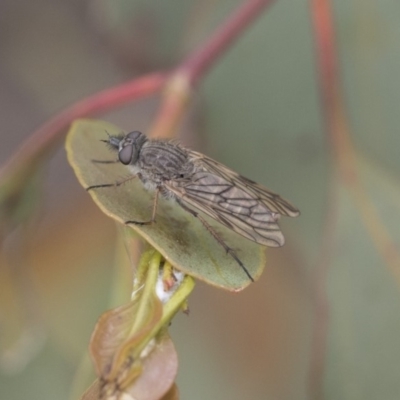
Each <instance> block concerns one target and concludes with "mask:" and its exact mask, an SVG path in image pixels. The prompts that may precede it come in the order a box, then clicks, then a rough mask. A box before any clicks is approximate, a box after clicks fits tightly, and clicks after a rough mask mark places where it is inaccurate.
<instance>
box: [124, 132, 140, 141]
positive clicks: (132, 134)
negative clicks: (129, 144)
mask: <svg viewBox="0 0 400 400" xmlns="http://www.w3.org/2000/svg"><path fill="white" fill-rule="evenodd" d="M139 136H142V132H139V131H133V132H129V133H128V134H127V135H126V137H128V138H129V139H132V140H134V141H135V140H137V139H138V138H139Z"/></svg>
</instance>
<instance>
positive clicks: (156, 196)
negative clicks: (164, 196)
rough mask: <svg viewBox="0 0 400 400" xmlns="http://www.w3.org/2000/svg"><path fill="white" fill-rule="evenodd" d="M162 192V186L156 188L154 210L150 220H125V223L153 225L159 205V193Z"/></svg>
mask: <svg viewBox="0 0 400 400" xmlns="http://www.w3.org/2000/svg"><path fill="white" fill-rule="evenodd" d="M159 193H160V188H157V189H156V193H155V196H154V201H153V212H152V214H151V219H150V220H149V221H125V225H129V224H132V225H151V224H152V223H153V222H155V221H156V214H157V207H158V195H159Z"/></svg>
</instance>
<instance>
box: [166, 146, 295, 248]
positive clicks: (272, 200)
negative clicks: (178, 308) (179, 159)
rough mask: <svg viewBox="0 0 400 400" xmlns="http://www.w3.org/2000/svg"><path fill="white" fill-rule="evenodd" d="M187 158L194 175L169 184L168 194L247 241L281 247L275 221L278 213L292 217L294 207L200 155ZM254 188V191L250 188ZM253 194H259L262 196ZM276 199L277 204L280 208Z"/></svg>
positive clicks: (194, 154) (280, 236)
mask: <svg viewBox="0 0 400 400" xmlns="http://www.w3.org/2000/svg"><path fill="white" fill-rule="evenodd" d="M192 154H193V156H192ZM191 156H192V157H193V162H194V163H195V165H196V166H197V167H198V172H196V173H195V174H194V175H193V176H191V178H190V179H187V180H185V179H183V180H174V181H170V182H169V183H167V184H166V186H167V188H168V189H169V190H171V191H172V192H173V193H174V194H175V195H176V196H178V197H180V198H182V199H183V200H184V201H186V202H187V203H188V204H190V205H192V206H194V207H196V208H197V209H199V210H201V211H203V212H204V213H206V214H208V215H209V216H211V217H212V218H214V219H215V220H217V221H219V222H220V223H222V224H223V225H225V226H226V227H228V228H230V229H232V230H233V231H235V232H237V233H239V234H240V235H242V236H244V237H246V238H247V239H250V240H252V241H254V242H256V243H259V244H262V245H265V246H271V247H277V246H282V245H283V244H284V241H285V240H284V237H283V234H282V232H281V231H280V228H279V226H278V224H277V220H278V219H279V216H280V214H281V212H280V210H281V209H282V210H284V215H291V214H292V215H293V213H294V211H291V210H295V209H294V207H292V206H290V205H289V203H286V202H285V201H284V200H283V199H281V198H280V197H279V196H278V195H276V194H274V193H271V192H269V191H267V190H266V189H265V188H263V187H262V186H260V185H257V184H254V183H253V182H252V181H250V180H247V179H246V178H243V177H241V176H240V175H238V174H236V173H235V172H233V171H231V170H229V169H228V168H227V167H225V166H223V165H222V164H219V163H217V162H216V161H214V160H212V159H209V158H207V157H205V156H203V155H202V154H200V153H195V152H191ZM254 185H256V188H253V186H254ZM257 191H261V194H262V195H263V196H260V195H259V194H258V193H257ZM266 194H267V195H268V196H267V195H266ZM264 197H266V198H267V201H265V200H264ZM276 199H278V200H281V201H282V202H283V205H281V204H280V203H277V201H276ZM276 203H277V204H276ZM270 204H272V207H270ZM288 206H289V207H291V209H289V211H291V214H289V212H287V211H286V209H287V208H288ZM271 208H272V209H271ZM296 211H297V210H296Z"/></svg>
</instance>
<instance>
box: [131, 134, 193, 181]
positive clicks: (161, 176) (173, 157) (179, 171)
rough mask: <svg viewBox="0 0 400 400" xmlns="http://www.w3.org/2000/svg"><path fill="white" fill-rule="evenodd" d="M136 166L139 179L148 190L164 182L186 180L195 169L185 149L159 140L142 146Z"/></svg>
mask: <svg viewBox="0 0 400 400" xmlns="http://www.w3.org/2000/svg"><path fill="white" fill-rule="evenodd" d="M136 166H137V170H138V173H139V177H140V179H141V180H142V181H143V183H145V184H146V186H148V187H149V188H150V187H151V186H152V185H153V184H154V185H155V186H157V185H159V184H162V182H164V181H168V180H174V179H182V178H188V177H190V175H192V174H193V172H194V168H195V167H194V165H193V163H192V162H190V160H189V158H188V151H187V150H186V149H185V148H183V147H181V146H179V145H177V144H175V143H173V142H168V141H161V140H152V141H148V142H146V143H145V144H144V145H143V147H142V148H141V150H140V155H139V159H138V162H137V165H136Z"/></svg>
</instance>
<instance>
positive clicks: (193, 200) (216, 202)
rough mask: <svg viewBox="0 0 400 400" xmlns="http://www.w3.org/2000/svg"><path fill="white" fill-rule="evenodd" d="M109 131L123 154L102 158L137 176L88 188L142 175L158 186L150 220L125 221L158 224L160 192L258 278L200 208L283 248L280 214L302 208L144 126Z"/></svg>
mask: <svg viewBox="0 0 400 400" xmlns="http://www.w3.org/2000/svg"><path fill="white" fill-rule="evenodd" d="M108 136H109V137H108V140H103V142H105V143H107V145H108V146H109V147H110V148H111V149H112V150H114V151H118V159H117V160H115V161H97V162H103V163H112V162H120V163H122V164H123V165H126V166H127V167H128V168H129V169H130V171H131V172H132V174H133V175H132V176H130V177H128V178H127V179H124V180H122V181H118V182H114V183H107V184H101V185H93V186H89V187H88V188H86V190H92V189H98V188H103V187H113V186H120V185H121V184H122V183H124V182H126V181H128V180H131V179H134V178H136V177H138V178H139V179H140V180H141V181H142V183H143V185H144V187H145V188H146V189H148V190H151V191H154V202H153V211H152V216H151V218H150V219H149V220H148V221H126V222H125V223H126V224H128V225H129V224H134V225H148V224H152V223H154V222H155V220H156V214H157V205H158V199H159V196H160V195H161V196H163V197H165V198H169V199H173V200H175V202H176V203H178V204H179V205H180V206H181V207H182V208H183V209H184V210H185V211H187V212H188V213H190V214H191V215H193V216H194V217H195V218H198V219H199V220H200V222H201V223H202V224H203V225H204V227H205V228H206V229H207V230H208V231H209V232H210V234H211V235H212V236H213V237H214V238H215V240H217V242H218V243H219V244H220V245H221V246H222V247H223V248H224V249H225V251H226V252H227V253H228V254H229V255H230V256H231V257H232V258H233V259H234V260H235V261H236V262H237V263H238V264H239V265H240V267H241V268H242V269H243V271H244V272H245V273H246V275H247V276H248V277H249V279H251V280H252V281H254V279H253V277H252V276H251V274H250V273H249V271H248V270H247V268H246V267H245V266H244V264H243V263H242V261H241V260H240V259H239V257H238V256H237V255H236V252H235V251H234V250H233V249H232V248H230V247H229V246H228V245H227V244H226V243H225V242H224V240H223V239H222V238H221V237H220V236H219V235H218V233H217V232H216V231H215V230H214V228H213V227H212V226H211V225H210V224H209V223H208V222H207V221H206V219H205V218H204V217H203V216H202V215H201V214H200V213H199V211H202V212H203V213H205V214H206V215H208V216H210V217H211V218H213V219H214V220H216V221H218V222H219V223H221V224H222V225H224V226H226V227H227V228H229V229H231V230H233V231H234V232H237V233H238V234H240V235H242V236H243V237H245V238H246V239H249V240H251V241H253V242H256V243H259V244H261V245H264V246H270V247H279V246H282V245H283V244H284V242H285V239H284V236H283V234H282V232H281V230H280V228H279V226H278V220H279V218H280V216H281V215H284V216H288V217H297V216H298V215H299V211H298V210H297V209H296V208H295V207H294V206H292V205H291V204H290V203H289V202H288V201H286V200H284V199H282V197H280V196H279V195H278V194H276V193H273V192H271V191H270V190H269V189H267V188H265V187H264V186H262V185H260V184H258V183H256V182H253V181H252V180H250V179H247V178H245V177H243V176H241V175H239V174H238V173H236V172H234V171H232V170H231V169H229V168H227V167H226V166H224V165H222V164H220V163H219V162H217V161H215V160H213V159H211V158H209V157H207V156H205V155H204V154H201V153H198V152H195V151H192V150H189V149H186V148H185V147H183V146H181V145H180V144H177V143H176V142H174V141H170V140H160V139H149V138H147V136H146V135H144V134H143V133H141V132H139V131H133V132H130V133H128V134H123V135H118V136H113V135H108Z"/></svg>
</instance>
